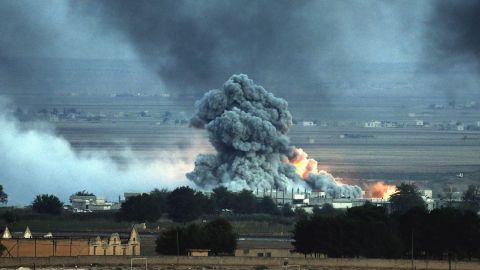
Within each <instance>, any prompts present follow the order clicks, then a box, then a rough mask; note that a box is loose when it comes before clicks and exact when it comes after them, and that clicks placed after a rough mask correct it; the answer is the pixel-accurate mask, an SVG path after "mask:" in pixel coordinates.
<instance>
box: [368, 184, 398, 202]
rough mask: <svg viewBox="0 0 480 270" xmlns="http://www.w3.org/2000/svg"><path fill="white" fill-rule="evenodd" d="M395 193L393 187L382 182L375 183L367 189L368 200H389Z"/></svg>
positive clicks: (394, 187)
mask: <svg viewBox="0 0 480 270" xmlns="http://www.w3.org/2000/svg"><path fill="white" fill-rule="evenodd" d="M395 191H396V186H395V185H389V184H385V182H383V181H380V182H376V183H374V184H372V185H369V187H368V192H369V193H370V194H369V195H370V198H379V199H389V198H390V196H391V195H392V194H393V193H395Z"/></svg>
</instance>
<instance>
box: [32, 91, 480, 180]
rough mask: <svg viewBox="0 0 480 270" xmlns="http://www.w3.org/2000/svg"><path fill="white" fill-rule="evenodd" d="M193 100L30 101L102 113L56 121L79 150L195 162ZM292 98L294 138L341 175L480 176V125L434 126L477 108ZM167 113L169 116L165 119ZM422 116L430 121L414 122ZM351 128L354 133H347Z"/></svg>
mask: <svg viewBox="0 0 480 270" xmlns="http://www.w3.org/2000/svg"><path fill="white" fill-rule="evenodd" d="M194 100H195V99H194V98H193V97H187V98H186V99H185V100H181V101H179V100H169V99H165V98H161V97H131V98H112V97H107V96H90V97H63V98H62V99H55V100H52V102H51V103H45V104H40V105H39V104H35V100H34V99H32V100H31V102H32V106H33V105H35V107H36V108H37V109H38V108H45V109H47V110H52V109H53V108H57V109H59V110H63V109H64V108H75V109H77V110H79V111H84V112H89V113H91V114H94V115H103V116H102V118H101V119H99V120H97V121H81V120H65V121H59V122H55V123H54V126H55V129H56V132H57V133H58V134H59V135H61V136H63V137H65V138H66V139H67V140H68V141H69V142H70V143H71V145H72V146H73V147H74V148H75V149H77V150H79V151H87V152H88V151H107V152H109V153H110V154H111V155H112V156H114V157H115V156H116V157H118V156H119V153H121V152H123V151H124V150H125V149H129V150H131V151H132V152H133V153H134V154H135V156H136V157H138V158H140V159H146V160H149V159H155V158H158V156H160V155H175V156H176V157H177V158H182V159H184V160H186V161H188V162H189V163H193V160H194V156H196V155H197V154H198V153H205V152H211V151H213V149H212V147H211V146H210V144H209V142H208V138H207V134H206V133H205V132H204V131H202V130H195V129H193V128H190V127H188V124H187V122H188V119H189V118H190V115H192V113H193V110H194V106H193V103H194ZM287 100H289V101H290V106H289V107H290V109H291V111H292V114H293V116H294V120H295V121H296V123H297V124H296V125H294V126H293V127H292V129H291V130H290V132H289V136H290V138H291V141H292V144H293V145H296V146H297V147H301V148H303V149H304V150H305V151H306V152H307V153H309V154H310V157H312V158H315V159H316V160H318V161H319V164H320V167H321V168H322V169H326V170H328V171H329V172H332V173H333V174H334V175H335V176H337V177H345V178H356V179H383V180H387V181H393V182H399V181H408V180H415V181H422V183H425V184H427V185H439V184H440V183H448V184H454V185H455V186H458V187H460V188H461V187H464V186H466V185H468V184H470V183H478V182H479V179H480V131H478V130H477V131H475V130H468V131H467V130H465V131H458V130H456V129H449V130H439V129H438V128H436V126H435V125H437V124H438V125H447V124H448V123H460V122H461V123H465V125H466V124H469V125H478V123H477V122H478V121H480V110H478V109H460V108H454V109H442V110H435V109H429V108H428V104H429V102H432V103H433V102H437V101H435V100H433V101H432V100H428V99H426V98H424V99H420V98H417V99H415V98H412V99H410V98H403V99H398V100H397V99H390V100H377V99H374V98H355V99H353V98H351V99H349V100H350V101H351V102H350V103H345V102H344V101H336V102H328V103H326V102H322V101H320V100H315V99H311V100H297V99H295V98H291V99H288V98H287ZM352 100H354V101H352ZM355 102H356V103H355ZM23 103H28V102H25V101H24V102H23ZM143 111H147V112H148V117H140V116H139V113H140V112H143ZM165 114H169V115H170V117H171V118H170V119H169V120H168V121H166V122H164V116H165ZM118 115H122V116H121V117H118ZM416 119H422V120H423V121H425V122H427V123H430V124H431V126H430V127H428V126H427V127H416V126H415V125H414V122H415V120H416ZM307 120H308V121H316V122H317V123H319V124H318V125H316V126H306V127H305V126H303V125H302V124H301V123H302V121H307ZM372 120H381V121H396V122H399V123H403V124H405V126H403V127H399V128H365V127H363V123H365V122H368V121H372ZM176 121H183V123H176ZM321 123H325V124H321ZM450 125H451V124H450ZM345 134H347V135H353V136H342V135H345ZM119 161H120V162H121V160H119ZM460 172H463V173H464V177H463V178H457V177H456V175H457V174H458V173H460Z"/></svg>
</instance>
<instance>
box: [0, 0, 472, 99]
mask: <svg viewBox="0 0 480 270" xmlns="http://www.w3.org/2000/svg"><path fill="white" fill-rule="evenodd" d="M479 10H480V8H479V4H478V2H475V1H414V0H412V1H378V0H365V1H353V0H348V1H336V0H332V1H285V0H258V1H253V0H242V1H221V0H206V1H146V0H140V1H123V0H111V1H110V0H103V1H102V0H101V1H88V0H87V1H60V0H58V1H56V0H50V1H34V0H20V1H17V0H4V1H1V2H0V35H1V36H2V38H1V39H0V93H2V94H6V95H10V96H12V95H15V94H16V95H18V94H19V93H32V92H34V93H37V94H40V95H42V97H44V98H47V99H48V97H49V95H50V94H51V93H55V92H59V91H77V92H78V91H88V90H85V89H92V88H94V89H95V91H96V92H98V91H102V90H103V91H104V92H107V93H110V92H112V89H117V90H118V91H131V89H150V90H151V91H156V90H158V89H162V90H163V89H166V90H167V91H170V92H175V93H193V94H194V95H197V96H199V95H200V93H203V92H204V91H205V90H206V89H211V88H216V87H218V86H219V85H221V84H222V83H223V82H224V81H225V80H226V79H227V78H229V77H230V75H231V74H233V73H246V74H248V75H249V76H250V77H251V78H253V79H255V80H256V81H257V82H259V83H261V84H263V85H264V86H266V87H267V88H268V89H271V90H272V91H273V92H275V93H292V92H295V93H298V94H300V95H310V94H312V93H314V94H316V96H318V97H327V98H328V97H329V96H332V95H335V94H340V95H341V94H342V91H340V90H339V89H336V88H335V87H332V86H331V83H332V81H354V82H358V81H366V82H368V81H370V80H372V81H376V80H382V79H385V80H387V81H389V82H392V81H399V82H402V83H413V84H417V85H418V86H417V88H421V91H426V93H429V92H428V91H431V90H432V89H429V87H430V88H435V87H436V86H435V85H437V86H438V85H440V86H442V85H444V83H443V82H444V81H448V82H449V84H450V85H449V86H448V87H444V86H443V88H448V89H445V93H446V94H447V96H448V95H455V93H453V94H452V92H455V91H456V89H460V90H461V91H465V89H462V88H469V89H468V90H466V91H470V88H471V89H474V90H471V91H476V86H477V77H478V76H477V73H476V72H477V63H478V57H479V53H478V48H480V46H478V43H480V42H479V41H478V40H479V36H480V35H478V33H477V31H479V30H477V29H478V27H477V25H478V24H476V22H477V21H478V18H479V17H480V16H477V15H479V12H478V11H479ZM385 63H387V64H389V65H386V66H384V64H385ZM392 64H393V65H392ZM432 70H433V71H434V72H435V73H434V75H433V78H432V76H431V75H430V74H429V73H431V72H432ZM120 72H123V73H122V74H127V75H126V77H125V75H121V76H119V75H118V74H119V73H120ZM425 73H427V75H425V76H424V74H425ZM440 73H442V75H441V76H440V75H439V76H435V74H440ZM459 73H460V74H461V76H459V75H458V74H459ZM472 73H473V75H471V74H472ZM452 74H453V75H452ZM465 74H468V75H465ZM449 76H453V77H454V79H446V80H445V79H444V78H448V77H449ZM106 78H107V79H106ZM116 78H118V80H117V79H116ZM425 80H427V81H428V83H427V84H429V85H430V84H432V85H433V86H427V87H425V86H424V85H423V84H424V83H425ZM437 80H438V82H432V81H437ZM465 81H468V82H465ZM418 90H419V89H414V91H413V92H414V93H418ZM356 91H358V92H359V94H372V93H370V92H369V91H370V90H369V89H368V88H367V87H363V88H359V89H357V90H356ZM442 91H443V90H442ZM449 91H450V92H449ZM471 91H470V93H471ZM373 94H382V95H388V94H389V89H383V90H382V92H381V93H378V92H374V93H373ZM407 94H408V93H407ZM440 94H441V93H440Z"/></svg>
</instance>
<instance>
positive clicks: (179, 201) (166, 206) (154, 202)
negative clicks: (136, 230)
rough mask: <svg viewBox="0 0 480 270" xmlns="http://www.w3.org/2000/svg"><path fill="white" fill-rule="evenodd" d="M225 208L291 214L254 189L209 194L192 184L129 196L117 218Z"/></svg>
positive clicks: (185, 215) (179, 217) (188, 216)
mask: <svg viewBox="0 0 480 270" xmlns="http://www.w3.org/2000/svg"><path fill="white" fill-rule="evenodd" d="M222 211H226V212H230V211H232V212H234V213H236V214H253V213H264V214H272V215H283V216H292V215H293V212H292V210H291V209H290V207H289V206H288V205H287V206H285V207H284V208H282V209H278V207H277V206H276V204H275V202H274V201H273V200H272V199H271V198H269V197H264V198H262V199H260V200H259V199H257V198H256V197H255V196H254V195H253V193H252V192H251V191H248V190H242V191H240V192H238V193H234V192H231V191H229V190H227V188H225V187H218V188H215V189H214V190H213V191H212V194H211V196H206V195H205V194H204V193H202V192H200V191H195V190H193V189H191V188H190V187H179V188H176V189H174V190H173V191H171V192H169V191H167V190H158V189H155V190H153V191H152V192H150V193H148V194H147V193H143V194H141V195H139V196H134V197H129V198H128V199H127V200H126V201H125V202H124V203H122V206H121V208H120V211H119V212H118V215H117V218H118V219H119V220H126V221H136V222H144V221H156V220H157V219H159V218H160V217H161V216H162V215H163V214H168V216H169V218H170V219H172V220H174V221H176V222H189V221H192V220H195V219H197V218H199V217H200V216H202V215H206V214H218V213H221V212H222Z"/></svg>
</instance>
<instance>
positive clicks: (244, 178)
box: [187, 75, 362, 198]
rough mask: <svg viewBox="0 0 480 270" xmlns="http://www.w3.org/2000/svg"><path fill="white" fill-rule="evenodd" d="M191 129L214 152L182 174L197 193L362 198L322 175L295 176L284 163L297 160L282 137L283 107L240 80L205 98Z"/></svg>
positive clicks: (287, 117)
mask: <svg viewBox="0 0 480 270" xmlns="http://www.w3.org/2000/svg"><path fill="white" fill-rule="evenodd" d="M191 124H192V126H194V127H197V128H205V129H206V130H207V132H208V135H209V139H210V142H211V143H212V145H213V147H214V148H215V150H216V152H217V153H216V154H208V155H205V154H201V155H199V156H198V157H197V160H196V161H195V169H194V171H192V172H190V173H188V174H187V177H188V179H190V180H191V181H193V182H194V183H195V184H196V185H197V186H199V187H200V188H206V189H211V188H213V187H217V186H226V187H228V188H230V189H233V190H240V189H243V188H246V189H250V190H254V189H258V188H259V189H265V188H266V189H273V188H275V189H280V190H287V189H290V188H302V189H303V188H308V189H311V188H319V189H322V190H323V191H325V192H326V193H327V194H328V196H329V197H341V196H344V197H353V198H358V197H361V196H362V192H361V189H360V188H359V187H358V186H351V185H342V184H339V183H337V182H336V181H335V179H334V178H333V177H332V176H331V175H330V174H328V173H326V172H320V173H315V174H314V173H310V174H308V175H307V178H306V179H305V181H304V180H303V179H302V178H301V176H300V175H299V174H297V172H296V169H295V167H294V166H293V165H292V164H290V162H289V161H290V160H294V159H296V158H298V157H297V156H295V152H296V151H295V147H294V146H292V145H290V139H289V138H288V136H287V133H288V130H289V129H290V127H291V126H292V115H291V114H290V111H289V110H288V103H287V102H286V101H285V100H284V99H281V98H277V97H275V96H274V95H273V94H272V93H269V92H267V91H266V90H265V89H264V88H263V87H262V86H259V85H256V84H254V83H253V81H252V80H250V79H249V78H248V77H247V76H246V75H233V76H232V77H231V78H230V79H229V80H228V81H227V82H225V84H224V85H223V87H222V88H221V89H215V90H210V91H209V92H207V93H205V95H204V96H203V97H202V99H200V100H199V101H198V102H197V103H196V112H195V115H194V116H193V118H192V119H191ZM305 158H306V156H305ZM315 165H316V162H315ZM315 169H316V168H315Z"/></svg>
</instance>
